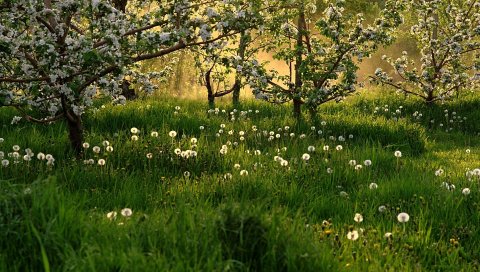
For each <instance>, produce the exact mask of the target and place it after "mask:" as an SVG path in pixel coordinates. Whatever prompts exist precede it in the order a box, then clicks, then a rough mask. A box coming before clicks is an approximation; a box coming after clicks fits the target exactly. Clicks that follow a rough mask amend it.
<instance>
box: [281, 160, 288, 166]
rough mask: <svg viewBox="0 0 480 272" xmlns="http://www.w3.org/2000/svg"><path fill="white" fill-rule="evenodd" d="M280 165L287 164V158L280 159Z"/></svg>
mask: <svg viewBox="0 0 480 272" xmlns="http://www.w3.org/2000/svg"><path fill="white" fill-rule="evenodd" d="M280 165H281V166H288V161H287V160H282V161H280Z"/></svg>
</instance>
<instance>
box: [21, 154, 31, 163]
mask: <svg viewBox="0 0 480 272" xmlns="http://www.w3.org/2000/svg"><path fill="white" fill-rule="evenodd" d="M23 160H24V161H27V162H28V161H31V160H32V158H31V157H30V156H28V155H25V156H23Z"/></svg>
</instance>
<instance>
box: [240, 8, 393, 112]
mask: <svg viewBox="0 0 480 272" xmlns="http://www.w3.org/2000/svg"><path fill="white" fill-rule="evenodd" d="M345 4H346V3H345V1H343V0H336V1H329V3H328V5H327V7H326V9H325V10H324V12H323V13H322V14H321V15H320V18H319V19H318V20H316V22H315V23H312V21H313V20H314V17H315V16H314V15H316V14H317V10H316V7H317V6H316V4H315V1H308V0H297V1H286V2H285V5H284V7H283V9H284V10H283V11H280V12H279V13H280V14H282V15H281V16H277V17H276V18H273V19H272V20H271V23H270V24H269V25H268V26H267V30H268V31H269V33H270V34H271V36H272V37H273V38H272V39H270V40H269V41H268V42H269V43H270V44H271V46H270V47H269V48H268V49H269V51H270V52H273V55H274V57H275V58H276V59H278V60H281V61H284V62H285V63H286V64H287V65H288V67H290V72H289V74H287V75H280V74H279V73H278V72H276V71H275V70H270V71H268V70H267V69H266V68H265V67H266V66H265V65H264V63H260V62H258V61H251V62H249V63H248V64H246V65H248V68H246V69H243V70H244V71H246V72H247V73H248V74H247V75H246V76H247V77H248V82H249V85H250V86H251V87H252V89H253V91H254V93H255V94H256V95H257V97H261V98H264V99H266V100H268V101H270V102H274V103H285V102H289V101H293V105H294V114H295V115H296V116H297V117H299V116H300V115H301V106H302V105H303V104H305V105H306V106H307V107H308V108H309V109H310V110H311V111H312V112H315V111H316V109H317V108H318V106H319V105H321V104H323V103H326V102H328V101H331V100H336V101H340V100H342V99H343V98H345V97H346V96H347V95H349V94H351V93H353V92H355V90H356V83H357V76H356V71H357V69H358V66H357V63H358V61H361V60H362V59H364V58H366V57H369V56H370V55H371V54H372V52H374V51H375V50H376V49H377V48H378V46H379V45H383V44H389V43H391V42H392V40H393V38H392V32H393V31H394V29H395V28H396V27H397V26H398V25H399V24H400V23H401V22H402V18H401V16H400V13H399V12H400V11H401V7H402V5H401V3H399V2H398V1H386V3H385V9H383V11H382V12H381V14H380V17H378V18H377V19H375V20H374V23H373V24H371V25H368V24H366V23H365V22H364V19H363V16H362V14H357V15H355V16H347V15H346V14H345V13H346V12H345V9H344V6H345Z"/></svg>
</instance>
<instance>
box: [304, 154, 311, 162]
mask: <svg viewBox="0 0 480 272" xmlns="http://www.w3.org/2000/svg"><path fill="white" fill-rule="evenodd" d="M309 159H310V155H309V154H308V153H305V154H303V155H302V160H304V161H308V160H309Z"/></svg>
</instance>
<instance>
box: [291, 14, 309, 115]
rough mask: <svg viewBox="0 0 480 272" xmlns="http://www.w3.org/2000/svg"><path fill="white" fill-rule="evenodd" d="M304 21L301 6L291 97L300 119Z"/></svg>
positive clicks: (295, 113) (294, 109)
mask: <svg viewBox="0 0 480 272" xmlns="http://www.w3.org/2000/svg"><path fill="white" fill-rule="evenodd" d="M304 22H305V13H304V11H303V7H301V8H300V15H299V16H298V23H297V28H298V34H297V43H296V51H297V52H296V57H295V86H294V94H295V97H294V98H293V115H294V116H295V118H297V119H300V118H301V117H302V104H303V102H302V99H301V98H300V97H298V94H299V93H300V92H301V89H302V86H303V82H302V72H301V67H302V63H303V35H304V32H305V30H306V26H305V24H304Z"/></svg>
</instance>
